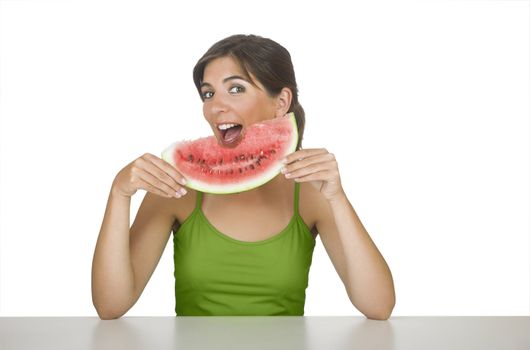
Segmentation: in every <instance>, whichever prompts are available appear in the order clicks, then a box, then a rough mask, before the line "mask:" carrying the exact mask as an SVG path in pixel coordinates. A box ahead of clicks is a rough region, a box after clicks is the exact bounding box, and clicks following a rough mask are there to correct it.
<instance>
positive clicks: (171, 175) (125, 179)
mask: <svg viewBox="0 0 530 350" xmlns="http://www.w3.org/2000/svg"><path fill="white" fill-rule="evenodd" d="M185 181H186V180H185V179H184V177H183V176H182V175H181V174H180V173H179V172H178V171H177V170H176V169H175V168H174V167H173V166H172V165H171V164H169V163H168V162H166V161H165V160H163V159H161V158H158V157H157V156H154V155H152V154H150V153H146V154H144V155H143V156H141V157H139V158H137V159H135V160H134V161H132V162H131V163H129V164H128V165H127V166H126V167H125V168H123V169H122V170H120V172H119V173H118V175H116V178H115V179H114V182H113V183H112V190H113V191H116V192H117V193H118V194H120V195H123V196H127V197H132V196H133V195H134V194H135V193H136V191H138V190H139V189H142V190H146V191H149V192H152V193H154V194H157V195H159V196H162V197H167V198H171V197H177V198H180V197H181V196H183V195H185V194H186V190H185V189H184V187H183V186H182V185H184V184H185V183H186V182H185Z"/></svg>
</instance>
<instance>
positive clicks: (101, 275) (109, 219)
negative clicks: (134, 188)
mask: <svg viewBox="0 0 530 350" xmlns="http://www.w3.org/2000/svg"><path fill="white" fill-rule="evenodd" d="M113 189H114V188H113ZM113 189H111V191H110V194H109V199H108V202H107V208H106V210H105V216H104V219H103V223H102V225H101V230H100V232H99V237H98V240H97V243H96V249H95V252H94V259H93V262H92V302H93V303H94V306H95V308H96V310H97V312H98V315H99V316H100V317H101V318H102V319H108V318H113V317H114V316H118V315H119V316H121V315H120V314H124V313H125V312H127V310H128V309H129V308H130V307H131V306H132V299H133V295H134V271H133V267H132V262H131V257H130V251H129V222H130V218H129V215H130V208H131V197H127V196H123V195H121V194H118V193H116V192H115V191H114V190H113ZM119 316H118V317H119Z"/></svg>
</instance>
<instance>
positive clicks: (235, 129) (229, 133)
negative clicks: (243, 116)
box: [218, 124, 243, 147]
mask: <svg viewBox="0 0 530 350" xmlns="http://www.w3.org/2000/svg"><path fill="white" fill-rule="evenodd" d="M218 129H219V132H220V134H221V142H222V144H223V146H226V147H231V146H232V147H233V146H235V145H236V144H237V143H238V141H239V140H240V139H241V136H242V130H243V125H240V124H227V125H220V126H219V127H218Z"/></svg>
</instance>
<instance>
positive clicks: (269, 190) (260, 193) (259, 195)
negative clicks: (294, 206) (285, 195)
mask: <svg viewBox="0 0 530 350" xmlns="http://www.w3.org/2000/svg"><path fill="white" fill-rule="evenodd" d="M287 182H288V180H286V179H285V178H284V176H283V175H282V174H278V175H277V176H276V177H274V178H273V179H272V180H270V181H269V182H267V183H266V184H263V185H261V186H260V187H257V188H254V189H252V190H249V191H245V192H239V193H231V194H223V195H221V196H224V197H225V198H227V199H231V200H237V201H249V202H250V201H260V202H261V201H265V200H267V199H268V198H271V196H275V195H277V194H278V193H282V192H285V185H286V183H287Z"/></svg>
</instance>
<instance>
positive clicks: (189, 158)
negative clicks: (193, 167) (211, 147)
mask: <svg viewBox="0 0 530 350" xmlns="http://www.w3.org/2000/svg"><path fill="white" fill-rule="evenodd" d="M188 161H189V162H193V154H190V155H189V156H188Z"/></svg>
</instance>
